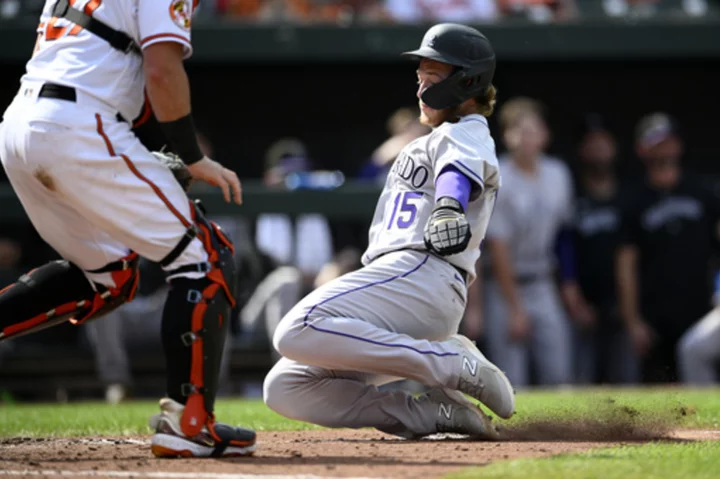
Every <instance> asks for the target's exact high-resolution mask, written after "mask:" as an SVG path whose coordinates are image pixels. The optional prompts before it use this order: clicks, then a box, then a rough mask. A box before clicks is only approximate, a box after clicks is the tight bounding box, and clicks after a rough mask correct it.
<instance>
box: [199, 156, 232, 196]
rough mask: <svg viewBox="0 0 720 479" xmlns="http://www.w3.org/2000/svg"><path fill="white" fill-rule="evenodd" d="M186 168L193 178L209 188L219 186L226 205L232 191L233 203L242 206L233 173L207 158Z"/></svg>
mask: <svg viewBox="0 0 720 479" xmlns="http://www.w3.org/2000/svg"><path fill="white" fill-rule="evenodd" d="M187 168H188V170H189V171H190V174H191V175H192V176H193V178H195V179H197V180H201V181H204V182H205V183H207V184H209V185H211V186H219V187H220V189H221V190H222V192H223V198H225V201H226V202H227V203H230V200H231V198H230V190H232V196H233V197H234V199H235V203H237V204H242V187H241V186H240V180H239V179H238V177H237V174H235V172H234V171H231V170H228V169H227V168H225V167H224V166H222V165H221V164H220V163H218V162H217V161H213V160H211V159H210V158H208V157H207V156H206V157H204V158H203V159H202V160H200V161H198V162H197V163H193V164H192V165H188V167H187Z"/></svg>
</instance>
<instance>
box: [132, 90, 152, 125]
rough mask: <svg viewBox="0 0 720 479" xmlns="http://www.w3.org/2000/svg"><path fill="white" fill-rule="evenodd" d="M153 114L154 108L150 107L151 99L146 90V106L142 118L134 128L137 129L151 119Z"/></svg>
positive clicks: (140, 117)
mask: <svg viewBox="0 0 720 479" xmlns="http://www.w3.org/2000/svg"><path fill="white" fill-rule="evenodd" d="M152 114H153V110H152V106H150V99H149V98H148V94H147V90H145V104H144V105H143V111H142V113H141V114H140V116H139V117H138V118H137V119H136V120H135V121H134V122H133V125H132V127H133V128H137V127H139V126H141V125H143V124H145V123H147V121H148V120H149V119H150V117H151V116H152Z"/></svg>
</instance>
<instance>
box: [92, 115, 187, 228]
mask: <svg viewBox="0 0 720 479" xmlns="http://www.w3.org/2000/svg"><path fill="white" fill-rule="evenodd" d="M95 120H96V121H97V132H98V134H99V135H100V136H101V137H102V138H103V140H105V146H106V147H107V150H108V153H110V156H118V155H116V154H115V149H114V148H113V146H112V143H110V138H108V137H107V135H106V134H105V130H103V125H102V120H101V119H100V115H99V114H97V113H96V114H95ZM119 156H120V158H122V159H123V161H124V162H125V164H126V165H127V167H128V168H129V169H130V171H132V173H133V174H134V175H135V176H137V177H138V178H139V179H140V180H142V181H143V182H144V183H146V184H147V185H148V186H150V188H152V190H153V191H154V192H155V194H156V195H157V196H158V198H160V199H161V200H162V202H163V203H165V206H167V208H168V209H169V210H170V211H171V212H172V214H173V215H175V217H176V218H177V219H178V220H180V222H181V223H182V224H183V226H185V227H186V228H190V226H192V224H191V223H190V222H189V221H188V220H187V219H185V217H184V216H183V215H182V214H181V213H180V212H179V211H178V210H177V209H176V208H175V207H174V206H173V204H172V203H170V200H168V199H167V196H165V194H163V192H162V191H161V190H160V188H158V186H157V185H156V184H155V183H153V182H152V181H150V180H149V179H148V178H147V177H146V176H145V175H143V174H142V173H140V171H138V169H137V168H136V167H135V164H134V163H133V162H132V161H131V160H130V158H128V157H127V156H126V155H119Z"/></svg>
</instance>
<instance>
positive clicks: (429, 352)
mask: <svg viewBox="0 0 720 479" xmlns="http://www.w3.org/2000/svg"><path fill="white" fill-rule="evenodd" d="M429 257H430V255H426V256H425V259H423V260H422V261H421V262H420V264H418V265H417V266H415V267H414V268H413V269H411V270H410V271H408V272H407V273H403V274H398V275H395V276H393V277H391V278H388V279H384V280H382V281H376V282H374V283H368V284H365V285H363V286H358V287H357V288H353V289H350V290H348V291H343V292H342V293H338V294H336V295H335V296H331V297H329V298H327V299H324V300H322V301H321V302H319V303H317V304H314V305H313V306H312V307H311V308H310V309H309V310H308V312H307V314H306V315H305V318H304V319H303V325H304V326H306V327H309V328H312V329H314V330H315V331H319V332H321V333H328V334H334V335H336V336H343V337H346V338H351V339H357V340H358V341H363V342H365V343H370V344H375V345H377V346H385V347H388V348H405V349H409V350H411V351H415V352H416V353H420V354H432V355H434V356H440V357H444V356H457V353H437V352H435V351H422V350H420V349H417V348H414V347H412V346H408V345H406V344H388V343H381V342H379V341H373V340H371V339H366V338H361V337H358V336H353V335H352V334H347V333H340V332H337V331H330V330H329V329H324V328H319V327H317V326H315V325H312V324H308V317H310V315H311V314H312V312H313V311H314V310H315V308H317V307H318V306H321V305H323V304H325V303H327V302H329V301H332V300H333V299H337V298H339V297H341V296H344V295H346V294H348V293H353V292H355V291H360V290H361V289H365V288H369V287H371V286H377V285H380V284H385V283H389V282H391V281H394V280H396V279H398V278H405V277H406V276H409V275H411V274H412V273H414V272H415V271H417V270H419V269H420V267H421V266H422V265H424V264H425V263H427V260H428V258H429Z"/></svg>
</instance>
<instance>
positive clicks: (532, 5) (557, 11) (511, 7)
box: [498, 0, 579, 23]
mask: <svg viewBox="0 0 720 479" xmlns="http://www.w3.org/2000/svg"><path fill="white" fill-rule="evenodd" d="M498 3H499V7H500V11H501V12H502V14H503V16H505V17H510V18H512V17H519V18H525V19H528V20H530V21H533V22H538V23H546V22H552V21H564V20H569V19H572V18H576V17H577V16H578V14H579V11H578V9H577V5H576V4H575V0H498Z"/></svg>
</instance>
